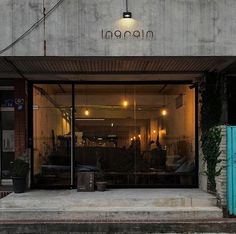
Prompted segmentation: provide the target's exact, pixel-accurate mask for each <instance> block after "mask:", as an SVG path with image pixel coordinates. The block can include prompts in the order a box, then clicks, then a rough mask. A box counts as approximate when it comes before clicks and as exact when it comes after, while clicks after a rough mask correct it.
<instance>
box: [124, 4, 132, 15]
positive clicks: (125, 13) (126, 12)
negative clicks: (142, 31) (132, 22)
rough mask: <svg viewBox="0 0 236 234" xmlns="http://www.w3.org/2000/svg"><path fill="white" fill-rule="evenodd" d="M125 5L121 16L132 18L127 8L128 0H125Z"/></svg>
mask: <svg viewBox="0 0 236 234" xmlns="http://www.w3.org/2000/svg"><path fill="white" fill-rule="evenodd" d="M125 7H126V11H125V12H123V18H124V19H130V18H132V13H131V12H130V11H129V9H128V0H125Z"/></svg>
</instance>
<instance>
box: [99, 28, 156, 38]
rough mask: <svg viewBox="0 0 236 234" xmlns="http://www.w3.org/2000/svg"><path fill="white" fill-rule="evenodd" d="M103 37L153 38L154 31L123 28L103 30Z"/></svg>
mask: <svg viewBox="0 0 236 234" xmlns="http://www.w3.org/2000/svg"><path fill="white" fill-rule="evenodd" d="M101 35H102V39H108V40H109V39H110V40H112V39H141V40H152V39H153V38H154V33H153V31H151V30H148V31H145V30H143V29H141V30H133V31H128V30H127V31H121V30H103V29H102V32H101Z"/></svg>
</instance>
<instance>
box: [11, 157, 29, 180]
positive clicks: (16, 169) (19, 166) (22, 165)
mask: <svg viewBox="0 0 236 234" xmlns="http://www.w3.org/2000/svg"><path fill="white" fill-rule="evenodd" d="M11 169H12V170H11V174H12V176H13V177H26V176H27V174H28V172H29V163H27V162H25V161H24V160H22V159H16V160H14V161H13V162H12V168H11Z"/></svg>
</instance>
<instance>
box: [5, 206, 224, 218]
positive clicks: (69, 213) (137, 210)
mask: <svg viewBox="0 0 236 234" xmlns="http://www.w3.org/2000/svg"><path fill="white" fill-rule="evenodd" d="M222 217H223V215H222V211H221V209H219V208H218V207H194V208H193V207H185V208H182V207H181V208H180V207H174V208H173V207H172V208H170V207H161V208H160V207H158V208H151V207H146V208H145V207H127V208H126V209H125V208H124V207H111V208H107V207H106V208H104V207H95V208H92V207H89V208H88V207H83V209H78V208H77V207H75V208H74V209H72V208H71V209H69V208H67V209H65V210H50V209H25V210H23V209H8V210H6V209H2V208H1V209H0V220H9V219H10V220H32V219H33V220H35V219H36V220H37V219H43V220H48V219H49V220H58V219H62V220H71V219H78V220H114V221H117V220H141V221H143V220H150V219H154V220H178V219H180V220H187V219H209V218H211V219H212V218H222Z"/></svg>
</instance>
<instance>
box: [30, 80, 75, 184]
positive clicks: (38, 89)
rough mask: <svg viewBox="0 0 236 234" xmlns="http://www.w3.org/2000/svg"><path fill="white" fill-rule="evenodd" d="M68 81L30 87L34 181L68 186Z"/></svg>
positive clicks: (69, 113)
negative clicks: (31, 97) (31, 94)
mask: <svg viewBox="0 0 236 234" xmlns="http://www.w3.org/2000/svg"><path fill="white" fill-rule="evenodd" d="M71 100H72V92H71V85H60V84H45V85H35V86H34V88H33V120H34V121H33V125H34V126H33V127H34V131H33V133H34V137H33V146H34V182H35V183H36V184H37V185H38V186H40V187H51V186H55V187H57V186H58V187H60V186H69V185H70V180H71V165H70V163H71Z"/></svg>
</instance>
